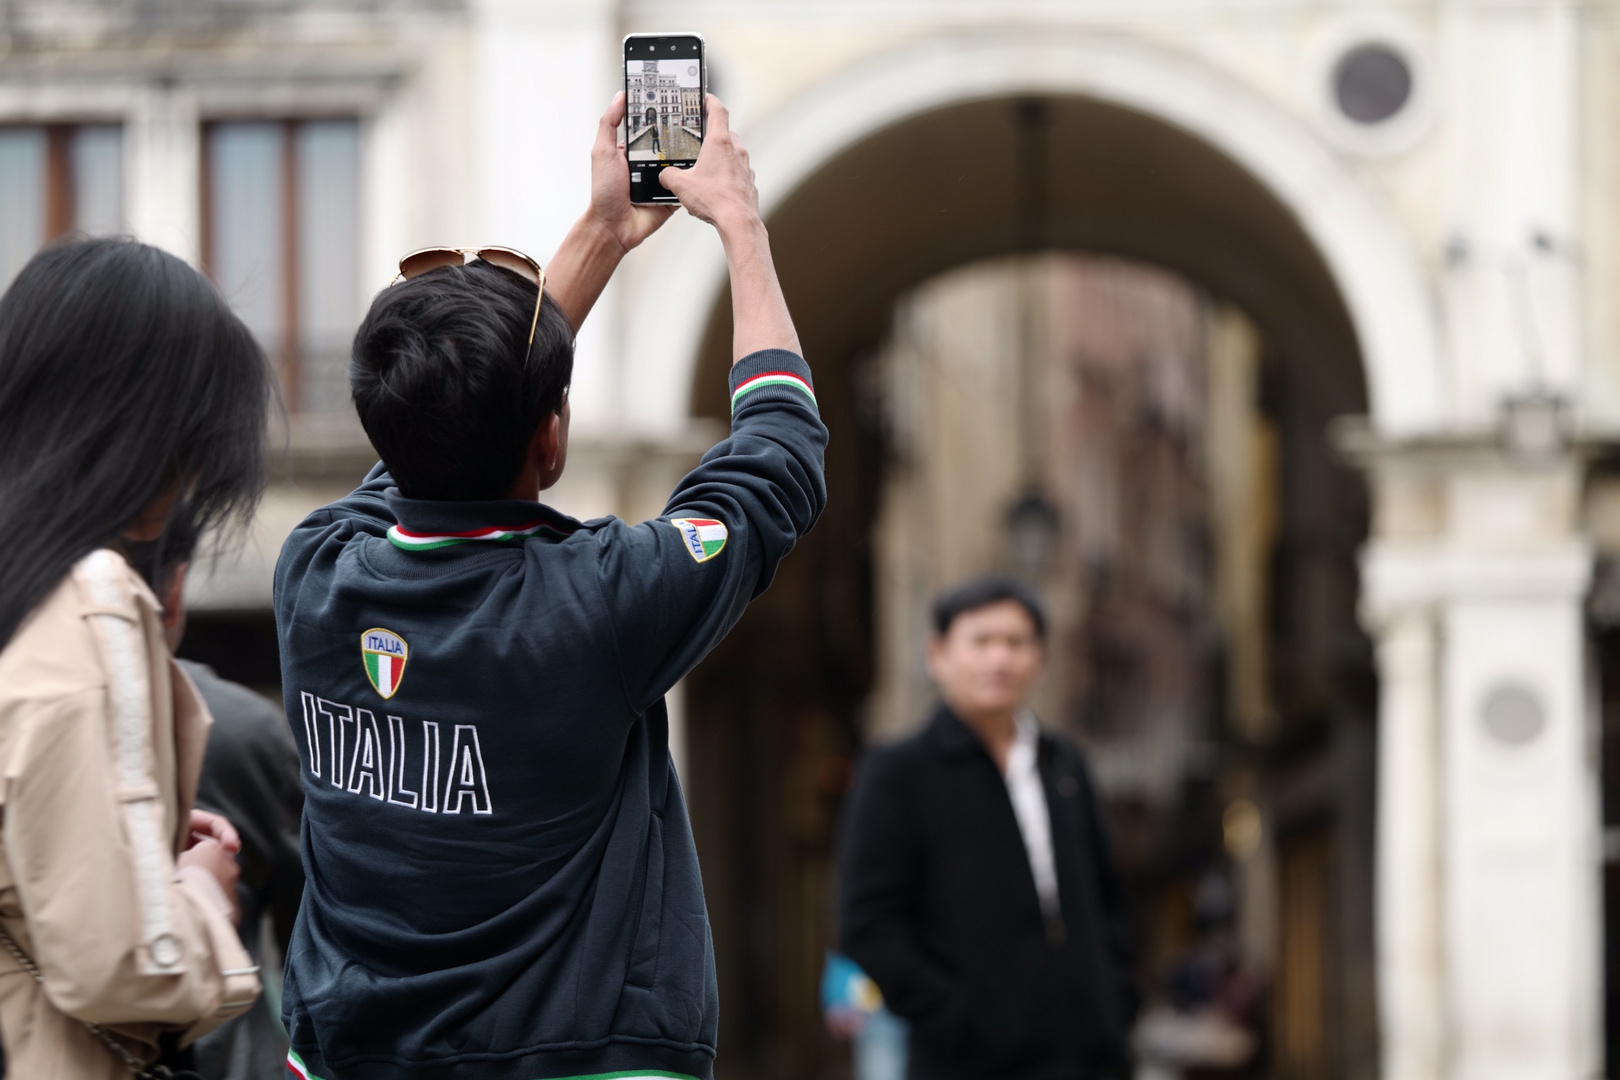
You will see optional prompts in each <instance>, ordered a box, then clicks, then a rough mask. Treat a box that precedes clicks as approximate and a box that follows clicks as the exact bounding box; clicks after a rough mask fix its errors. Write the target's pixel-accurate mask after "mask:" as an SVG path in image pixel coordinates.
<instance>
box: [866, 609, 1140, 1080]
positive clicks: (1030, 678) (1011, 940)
mask: <svg viewBox="0 0 1620 1080" xmlns="http://www.w3.org/2000/svg"><path fill="white" fill-rule="evenodd" d="M934 630H935V636H934V639H933V641H932V642H931V643H930V645H929V650H928V670H929V673H930V674H931V675H932V676H933V678H934V681H935V682H936V683H937V684H938V686H939V690H940V695H941V697H942V698H943V699H944V700H943V703H942V704H941V705H940V706H939V708H938V709H937V710H936V711H935V713H934V716H933V719H932V721H931V722H930V723H929V724H928V726H927V727H926V728H924V729H923V731H922V732H921V733H919V734H917V735H915V736H913V737H912V738H909V739H906V740H904V741H902V742H899V743H897V744H895V745H893V746H889V747H885V748H883V749H881V750H878V751H876V752H874V753H873V754H871V755H870V756H869V757H868V758H867V759H866V760H865V761H863V762H862V764H861V767H860V768H859V770H858V771H857V773H856V778H855V786H854V790H853V792H852V793H851V796H850V802H849V806H848V808H847V811H846V814H845V828H844V836H843V849H842V862H841V866H840V877H841V893H840V897H839V924H840V930H841V934H842V944H843V949H844V952H846V953H847V954H848V955H849V956H850V958H851V959H853V960H854V961H855V962H856V963H857V964H859V965H861V967H863V968H865V969H866V972H867V974H868V975H870V976H871V977H872V979H873V980H874V981H875V982H876V983H877V985H878V989H880V990H881V991H882V992H883V998H884V1001H885V1003H886V1004H887V1005H888V1006H889V1008H890V1009H892V1010H893V1011H894V1012H895V1013H897V1014H898V1015H900V1016H902V1017H904V1018H905V1019H906V1020H909V1021H911V1025H912V1028H911V1056H910V1064H909V1067H908V1075H909V1076H910V1077H911V1080H1124V1078H1125V1077H1127V1076H1129V1075H1130V1068H1129V1065H1130V1061H1129V1057H1130V1055H1129V1052H1128V1046H1127V1036H1128V1031H1129V1025H1130V1021H1131V1017H1132V1014H1133V1012H1134V1010H1135V992H1134V989H1133V986H1132V981H1131V973H1130V964H1129V957H1130V946H1129V931H1128V926H1127V922H1126V916H1125V897H1124V894H1123V890H1122V888H1121V886H1120V882H1119V879H1118V877H1117V875H1116V874H1115V871H1114V866H1113V862H1112V859H1111V858H1110V855H1109V850H1108V843H1107V839H1106V835H1105V831H1104V829H1103V823H1102V820H1101V813H1100V810H1099V807H1098V805H1097V800H1096V796H1095V792H1094V791H1093V788H1092V784H1091V777H1090V774H1089V772H1088V770H1087V768H1086V764H1085V760H1084V758H1083V757H1082V756H1081V753H1080V750H1079V748H1078V747H1077V746H1075V744H1074V743H1073V742H1071V741H1070V740H1068V739H1067V738H1064V737H1062V736H1061V735H1058V734H1056V733H1053V732H1050V731H1044V730H1042V729H1041V727H1040V726H1039V724H1038V723H1037V722H1036V720H1035V717H1034V714H1032V713H1031V712H1030V711H1029V708H1028V706H1027V704H1026V702H1027V700H1028V697H1029V692H1030V690H1031V689H1032V688H1033V687H1034V685H1035V682H1036V680H1037V679H1038V678H1039V677H1040V674H1041V668H1042V665H1043V662H1044V659H1045V648H1046V619H1045V616H1044V615H1043V613H1042V611H1041V606H1040V603H1039V601H1037V600H1036V598H1035V596H1034V594H1033V593H1031V592H1030V591H1029V590H1028V589H1026V588H1025V587H1024V586H1022V585H1020V584H1018V583H1017V582H1014V581H1010V580H1004V579H995V578H987V579H981V580H979V581H973V582H969V583H968V584H966V585H963V586H960V587H958V588H956V589H954V590H952V591H950V592H947V593H945V594H944V595H943V596H942V597H940V599H939V600H938V601H937V603H936V604H935V608H934Z"/></svg>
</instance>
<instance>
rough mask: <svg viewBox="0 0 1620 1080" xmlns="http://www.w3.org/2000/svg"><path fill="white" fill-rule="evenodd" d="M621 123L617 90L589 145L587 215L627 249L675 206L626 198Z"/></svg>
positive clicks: (627, 180) (652, 230)
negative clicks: (620, 135)
mask: <svg viewBox="0 0 1620 1080" xmlns="http://www.w3.org/2000/svg"><path fill="white" fill-rule="evenodd" d="M623 122H624V92H623V91H620V92H619V93H617V94H614V95H613V101H612V103H611V104H609V105H608V110H607V112H605V113H603V114H602V119H601V120H600V121H599V122H598V123H597V125H596V143H595V144H594V145H593V146H592V147H591V209H590V215H591V217H593V218H595V219H596V221H597V223H598V224H599V225H600V226H601V227H602V228H603V229H604V230H606V232H607V234H608V235H609V236H611V237H612V238H613V239H614V241H615V242H617V243H618V245H619V247H620V249H621V250H623V251H629V250H630V249H631V248H633V247H635V246H636V245H637V244H640V243H641V242H642V241H643V240H645V239H647V237H649V236H651V235H652V234H653V233H655V232H657V231H658V226H660V225H662V224H663V223H664V222H666V221H668V220H669V216H670V215H671V214H673V213H674V212H675V207H674V206H668V205H666V206H657V205H646V204H641V203H632V202H631V201H630V168H629V166H628V165H627V164H626V161H625V156H624V144H623V143H621V142H620V141H619V125H620V124H621V123H623Z"/></svg>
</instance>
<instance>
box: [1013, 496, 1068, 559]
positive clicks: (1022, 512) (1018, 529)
mask: <svg viewBox="0 0 1620 1080" xmlns="http://www.w3.org/2000/svg"><path fill="white" fill-rule="evenodd" d="M1058 524H1059V523H1058V514H1057V508H1056V507H1054V506H1053V505H1052V503H1051V501H1050V500H1048V499H1047V497H1046V496H1045V494H1043V493H1042V492H1041V489H1040V488H1038V487H1035V486H1033V485H1032V486H1030V487H1029V488H1027V489H1025V491H1024V494H1023V495H1022V496H1021V497H1020V498H1019V499H1018V501H1016V502H1014V503H1013V504H1012V506H1011V507H1009V508H1008V510H1007V520H1006V529H1007V553H1008V555H1009V556H1010V558H1011V562H1012V567H1013V570H1014V572H1015V573H1017V574H1018V576H1019V577H1022V578H1024V579H1025V580H1027V581H1040V580H1041V579H1042V578H1044V577H1045V576H1046V575H1047V573H1048V572H1050V571H1051V569H1052V558H1053V556H1054V555H1056V554H1057V546H1058Z"/></svg>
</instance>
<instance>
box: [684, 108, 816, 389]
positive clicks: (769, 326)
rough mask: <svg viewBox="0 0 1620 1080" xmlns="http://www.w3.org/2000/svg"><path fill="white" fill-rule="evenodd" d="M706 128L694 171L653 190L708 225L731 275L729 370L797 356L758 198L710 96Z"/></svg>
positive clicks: (744, 155)
mask: <svg viewBox="0 0 1620 1080" xmlns="http://www.w3.org/2000/svg"><path fill="white" fill-rule="evenodd" d="M704 104H705V107H706V109H707V112H706V116H707V118H708V126H707V129H706V130H705V132H704V135H703V149H702V150H700V151H699V152H698V159H697V164H696V165H694V166H692V167H691V168H690V169H665V170H664V171H663V172H661V173H659V175H658V180H659V183H661V184H663V185H664V187H666V188H668V189H669V190H670V191H672V192H674V193H675V195H676V197H678V198H679V199H680V200H681V205H682V206H683V207H685V208H686V212H687V213H688V214H691V215H692V216H693V217H695V218H698V219H699V220H702V221H707V222H708V223H709V224H710V225H713V226H714V228H715V231H716V232H718V233H719V234H720V243H721V244H722V245H724V247H725V249H726V265H727V266H728V267H730V269H731V321H732V336H731V362H732V363H734V364H735V363H736V362H737V361H738V360H741V359H742V358H743V357H745V356H747V355H749V354H750V353H756V352H759V351H760V350H761V349H786V350H787V351H789V352H792V353H797V354H800V355H803V348H802V347H801V346H800V345H799V334H798V332H797V331H796V330H794V329H793V318H792V316H790V315H789V314H788V307H787V301H786V300H785V299H783V297H782V285H781V283H780V282H779V281H777V279H776V265H775V264H774V263H773V262H772V261H771V241H770V237H769V236H768V235H767V234H766V232H765V222H764V221H763V220H761V218H760V216H759V192H758V191H757V190H756V189H755V187H754V170H753V169H752V168H751V167H750V166H749V164H748V151H747V150H745V149H743V147H742V144H741V143H739V142H738V141H737V137H736V136H735V135H733V134H732V133H731V114H730V113H728V112H727V111H726V107H725V106H724V105H722V104H721V103H720V99H719V98H717V97H715V96H714V95H713V94H710V95H709V96H708V97H707V98H705V99H704Z"/></svg>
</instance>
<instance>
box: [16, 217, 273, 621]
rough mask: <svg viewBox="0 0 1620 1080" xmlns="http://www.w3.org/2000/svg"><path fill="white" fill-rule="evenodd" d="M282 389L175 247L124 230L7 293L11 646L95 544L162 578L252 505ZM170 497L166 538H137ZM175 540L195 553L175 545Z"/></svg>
mask: <svg viewBox="0 0 1620 1080" xmlns="http://www.w3.org/2000/svg"><path fill="white" fill-rule="evenodd" d="M270 395H271V382H270V368H269V365H268V364H267V363H266V361H265V356H264V352H263V350H262V349H260V348H259V346H258V344H257V343H256V342H255V341H254V340H253V336H252V334H251V333H250V332H249V331H248V328H247V327H246V326H245V325H243V323H242V320H241V319H239V318H237V317H236V316H235V315H234V314H232V312H231V310H230V308H229V307H228V306H226V303H225V301H224V299H223V298H222V297H221V296H220V295H219V293H218V292H217V291H216V290H215V289H214V287H213V285H211V284H210V283H209V282H208V280H207V279H206V278H204V277H203V276H202V275H201V274H199V273H198V272H197V271H196V270H193V269H192V268H191V267H190V266H187V265H186V264H185V263H184V262H183V261H181V260H180V259H178V258H176V257H175V256H173V255H170V254H168V253H167V252H164V251H160V250H159V249H157V248H155V247H151V246H149V245H146V244H141V243H137V242H135V241H133V240H114V239H100V240H73V241H69V242H66V243H62V244H57V245H55V246H52V247H49V248H46V249H45V250H43V251H41V252H40V253H39V254H37V255H35V256H34V257H33V259H31V260H30V261H29V263H28V265H26V266H25V267H23V269H22V272H21V273H20V274H18V275H17V279H16V280H15V281H14V282H12V285H11V288H10V289H8V290H7V291H6V293H5V295H4V296H0V545H4V546H3V548H0V550H3V551H4V555H0V648H3V647H4V646H5V644H6V643H7V642H8V641H10V640H11V636H12V635H13V634H14V633H15V632H16V630H17V627H18V626H19V625H20V624H21V623H22V621H23V619H25V618H26V617H27V616H28V613H29V612H31V611H32V610H33V609H34V607H35V606H36V605H38V604H39V602H40V601H41V600H43V599H44V598H45V597H46V596H47V595H48V594H49V593H50V592H51V590H52V589H53V588H55V587H56V585H57V583H58V582H60V581H61V579H62V577H63V575H65V574H66V573H67V572H68V570H69V569H70V568H71V567H72V566H73V564H74V563H75V562H77V561H78V560H79V559H80V558H82V557H83V556H84V555H86V554H88V553H89V552H91V551H94V550H95V549H96V548H99V547H107V546H112V547H117V548H119V549H120V550H122V551H124V552H125V553H126V555H128V556H129V557H130V561H131V563H132V564H133V565H135V566H136V567H137V568H138V569H140V570H141V571H142V572H143V573H144V574H146V575H147V576H148V578H150V577H151V576H153V574H154V573H155V572H156V570H157V568H158V567H159V566H160V565H162V564H166V563H170V562H173V561H174V560H175V558H176V556H177V555H178V556H182V557H189V555H190V551H189V547H190V546H192V545H194V544H195V542H196V540H195V538H196V537H198V536H200V535H202V534H203V533H204V532H205V531H206V530H208V529H209V528H211V527H214V526H219V525H223V524H226V523H227V522H230V521H232V520H243V519H245V518H246V516H247V515H249V514H251V513H252V511H253V508H254V506H255V505H256V503H257V502H258V497H259V493H260V491H261V489H262V487H263V475H264V431H265V422H266V420H267V418H268V413H269V405H270ZM171 493H172V494H173V495H174V509H173V510H172V512H171V513H170V515H169V518H168V525H167V527H166V528H165V529H164V531H163V534H162V535H161V536H160V537H159V538H158V540H157V541H155V542H154V543H151V544H143V545H135V544H131V543H130V542H128V541H127V540H125V539H124V536H123V534H124V533H125V532H126V531H128V530H129V529H130V528H131V526H132V525H134V524H135V523H137V522H139V521H140V520H141V518H142V513H143V511H146V510H147V509H148V507H151V506H154V505H160V503H159V500H161V499H163V498H165V497H167V496H169V495H170V494H171ZM175 538H180V539H179V542H180V543H182V544H184V545H186V546H187V547H188V550H187V551H186V552H184V553H178V552H174V551H172V550H171V551H167V552H165V551H164V550H163V548H164V545H165V544H166V543H169V542H171V541H173V540H174V539H175Z"/></svg>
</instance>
